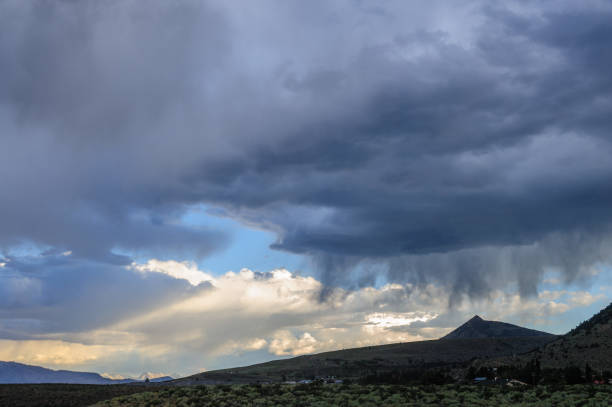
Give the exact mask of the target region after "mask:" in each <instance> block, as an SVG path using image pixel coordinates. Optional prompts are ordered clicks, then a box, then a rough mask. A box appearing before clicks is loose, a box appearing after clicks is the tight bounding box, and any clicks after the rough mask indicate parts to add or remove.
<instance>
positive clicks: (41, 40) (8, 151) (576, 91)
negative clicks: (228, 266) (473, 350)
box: [0, 2, 612, 296]
mask: <svg viewBox="0 0 612 407" xmlns="http://www.w3.org/2000/svg"><path fill="white" fill-rule="evenodd" d="M454 4H457V3H454ZM269 6H270V7H265V6H263V5H262V6H261V7H253V6H244V5H242V6H238V5H237V4H232V3H226V2H219V3H214V4H211V5H203V3H201V2H178V3H172V5H169V4H167V3H165V2H149V3H147V7H143V6H142V3H138V2H108V3H95V2H78V3H71V2H65V3H46V2H7V3H3V5H2V8H3V12H2V13H1V15H2V17H0V18H2V21H1V24H0V30H1V31H0V78H1V79H0V80H2V83H3V85H4V86H3V88H4V89H5V90H4V91H2V93H1V94H0V131H1V132H2V139H1V141H0V143H1V148H2V151H3V155H4V157H3V160H2V162H0V170H1V171H2V173H3V174H5V175H4V176H3V177H2V179H1V180H0V190H2V191H3V194H2V200H0V222H1V223H2V229H0V243H1V244H2V245H4V246H5V247H9V246H11V245H14V244H15V243H16V242H20V241H24V240H26V241H34V242H36V243H39V244H41V245H44V246H49V247H52V248H57V249H59V250H64V249H66V250H68V249H70V250H73V252H74V255H75V257H78V258H81V259H96V260H97V261H100V260H104V261H111V262H115V263H121V262H127V261H129V258H127V257H126V258H123V257H117V255H116V254H113V253H112V250H113V249H122V250H124V251H128V252H142V253H146V254H151V253H153V254H155V253H159V252H160V250H161V251H163V252H165V255H166V256H167V257H168V256H170V255H172V254H175V255H178V256H203V255H205V254H207V253H209V252H210V251H212V250H215V249H219V248H222V247H223V245H224V244H225V242H226V240H227V237H226V236H225V235H224V234H223V233H222V232H220V231H202V230H192V229H190V228H189V227H188V226H182V225H178V224H177V222H176V220H177V218H178V216H179V215H180V214H181V212H182V211H183V210H184V209H185V208H186V207H187V206H188V205H190V204H195V203H206V204H208V205H209V206H213V207H217V208H220V209H222V210H223V211H224V213H225V214H226V215H229V216H233V217H235V218H236V219H239V220H241V221H244V222H246V223H249V224H255V225H258V226H260V227H263V228H266V229H269V230H272V231H274V232H276V233H277V234H278V241H277V242H276V243H275V245H274V246H273V247H274V248H276V249H280V250H287V251H292V252H297V253H305V254H308V255H310V256H312V257H313V258H314V259H316V261H317V264H320V265H325V266H326V267H324V269H325V270H327V274H326V278H327V280H326V282H328V283H334V284H341V283H342V281H343V280H344V279H345V278H346V277H345V275H346V274H347V273H348V271H347V270H350V269H352V268H354V267H355V266H357V265H361V266H363V265H364V264H367V263H368V262H382V263H385V264H387V265H388V269H387V275H388V276H389V277H390V278H391V279H395V280H415V281H419V282H425V281H430V280H435V281H437V282H443V283H444V284H447V285H449V286H450V287H451V288H453V289H454V290H455V292H456V293H457V295H459V296H461V295H462V294H469V295H486V293H487V292H488V291H489V290H490V289H491V288H492V287H494V286H497V285H499V284H502V283H504V284H505V283H516V284H518V286H519V288H520V290H521V293H524V294H528V293H532V292H533V291H534V289H535V287H536V286H537V282H538V281H539V277H540V276H541V274H542V272H543V270H544V269H545V268H546V267H555V268H557V269H559V270H562V271H564V272H565V275H566V276H568V278H575V277H576V276H577V275H578V274H579V270H581V269H582V268H584V267H588V266H590V265H593V264H595V263H597V262H598V261H604V260H606V257H605V255H604V254H601V252H605V250H603V249H602V250H600V249H599V242H600V241H603V242H607V241H609V239H608V236H609V230H610V222H611V221H612V212H610V211H609V210H608V208H609V207H610V205H611V204H612V192H611V189H610V188H609V186H610V185H612V160H610V158H611V157H612V154H611V153H612V144H611V143H610V135H609V133H610V130H611V129H612V123H611V121H610V120H611V119H610V114H609V112H610V108H611V107H612V101H611V99H610V96H609V95H610V94H612V93H611V91H612V80H611V79H610V75H609V72H610V70H611V69H610V68H612V67H611V66H610V64H611V61H612V57H611V56H610V49H611V48H610V44H611V43H612V34H611V33H610V29H609V27H610V26H611V23H612V10H611V9H610V7H609V6H608V5H606V4H605V3H598V2H590V3H584V4H583V3H581V4H580V5H576V4H573V3H568V4H565V3H564V4H561V5H558V4H554V5H551V4H550V3H546V2H542V3H537V4H532V3H524V2H516V3H513V4H512V5H510V6H508V7H503V6H500V5H490V4H489V3H485V4H484V5H482V4H481V3H479V2H463V3H460V6H461V7H458V6H456V8H455V9H453V8H451V7H450V6H449V5H448V3H438V2H433V3H432V4H431V5H429V6H427V7H424V6H423V7H421V6H419V7H417V6H415V5H412V4H407V2H397V3H394V2H390V3H388V4H387V7H388V8H389V9H388V10H383V9H377V10H373V9H372V7H370V6H368V4H367V2H356V3H355V2H346V3H344V2H338V3H333V4H329V3H327V2H321V3H318V2H309V3H308V6H306V5H305V3H301V2H283V4H282V6H279V5H278V3H269ZM272 6H275V7H272ZM376 7H378V8H380V7H382V6H380V5H378V4H377V5H376ZM576 236H580V238H577V237H576ZM576 239H578V240H579V241H580V243H581V245H582V246H585V247H586V246H588V247H592V246H596V247H597V248H592V249H585V250H583V251H579V252H578V253H577V254H576V256H575V258H574V259H572V261H571V262H570V263H569V264H567V265H565V264H562V265H559V264H558V263H559V262H561V261H562V260H555V259H557V258H558V257H557V254H561V253H560V252H559V251H562V250H565V248H566V247H567V245H571V244H572V242H575V241H576ZM551 242H561V243H559V244H556V243H555V244H552V243H551ZM534 247H535V248H536V249H533V248H534ZM538 248H539V249H541V250H542V252H543V253H546V254H534V251H535V252H537V251H538V250H539V249H538ZM508 253H511V254H508ZM593 253H597V254H593ZM507 255H508V256H510V257H512V259H513V260H512V261H506V260H504V259H505V257H504V256H507ZM359 278H360V279H362V281H363V282H371V281H373V277H372V276H371V275H370V276H369V277H368V275H367V273H366V274H365V275H361V276H360V277H359Z"/></svg>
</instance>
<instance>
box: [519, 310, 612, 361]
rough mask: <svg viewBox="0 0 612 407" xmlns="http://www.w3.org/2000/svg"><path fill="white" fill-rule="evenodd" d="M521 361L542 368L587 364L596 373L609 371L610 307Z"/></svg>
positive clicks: (611, 349)
mask: <svg viewBox="0 0 612 407" xmlns="http://www.w3.org/2000/svg"><path fill="white" fill-rule="evenodd" d="M520 359H521V361H522V362H526V361H528V360H533V359H538V360H539V361H540V365H541V366H542V367H543V368H563V367H567V366H571V365H574V366H579V367H581V368H584V366H585V364H586V363H588V364H589V365H590V366H591V367H592V368H593V369H596V370H612V303H610V304H609V305H608V306H607V307H606V308H604V309H602V310H601V311H600V312H599V313H597V314H595V315H594V316H593V317H592V318H590V319H589V320H587V321H585V322H583V323H581V324H580V325H578V326H577V327H576V328H574V329H572V330H571V331H570V332H569V333H567V334H565V335H563V336H561V337H560V338H558V339H556V340H555V341H553V342H550V343H548V344H546V345H544V346H542V347H540V348H538V349H537V350H535V351H533V352H530V353H528V354H526V355H523V356H521V358H520Z"/></svg>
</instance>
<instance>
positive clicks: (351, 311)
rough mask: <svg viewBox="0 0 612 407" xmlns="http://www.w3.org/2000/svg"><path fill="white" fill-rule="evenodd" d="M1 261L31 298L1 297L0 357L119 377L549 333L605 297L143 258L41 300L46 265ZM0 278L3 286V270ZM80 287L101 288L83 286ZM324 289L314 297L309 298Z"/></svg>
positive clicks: (73, 278)
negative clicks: (491, 327) (486, 291)
mask: <svg viewBox="0 0 612 407" xmlns="http://www.w3.org/2000/svg"><path fill="white" fill-rule="evenodd" d="M48 261H49V262H51V261H57V260H55V259H48ZM10 263H12V262H9V264H10ZM64 265H65V263H64ZM10 267H11V269H10V272H11V273H12V274H13V283H12V285H13V286H15V285H19V284H21V285H22V286H27V285H28V284H29V285H32V284H34V285H36V286H37V287H38V292H39V293H40V295H39V296H37V297H33V296H31V297H25V296H17V295H15V296H14V297H13V299H19V301H20V302H19V303H15V302H13V303H12V304H10V306H8V305H6V304H3V305H2V308H3V309H5V310H6V311H3V313H2V314H0V332H1V333H2V338H4V339H1V340H0V344H2V346H1V347H0V349H1V350H0V360H16V361H18V362H22V363H31V364H42V365H45V366H50V367H55V368H72V369H80V370H87V369H89V370H97V371H100V372H110V373H114V374H122V375H128V376H129V375H131V376H134V375H138V374H139V373H140V372H141V371H146V370H150V371H159V370H160V369H163V370H164V371H166V372H167V373H173V374H175V372H178V374H181V375H185V374H189V373H193V372H197V371H200V370H202V369H204V368H206V369H212V368H220V367H231V366H233V365H244V364H248V363H255V362H259V361H263V360H268V359H271V358H279V357H289V356H296V355H302V354H307V353H315V352H321V351H327V350H334V349H341V348H351V347H359V346H370V345H375V344H384V343H393V342H403V341H413V340H424V339H435V338H438V337H440V336H442V335H444V334H446V333H447V332H449V331H450V330H452V329H454V328H455V327H456V326H458V325H459V324H460V323H462V322H464V321H466V320H467V319H469V318H470V317H471V316H472V315H474V314H476V313H478V314H480V315H481V316H483V317H485V318H487V319H494V320H504V321H510V322H514V323H519V324H522V325H527V326H531V327H537V328H539V329H543V330H550V329H551V327H552V326H553V325H556V324H558V323H559V321H563V320H566V319H567V315H570V314H571V312H572V311H573V310H580V309H584V307H590V306H591V305H595V306H597V304H601V303H603V302H605V301H606V296H605V294H604V292H605V291H601V292H596V293H589V292H587V291H583V290H577V289H563V288H560V287H558V286H551V287H550V288H547V289H545V290H542V291H541V292H540V293H539V295H538V297H536V298H532V299H530V300H525V299H521V297H520V296H519V294H518V292H504V291H501V290H496V291H494V292H492V293H491V294H490V295H489V296H488V297H487V298H482V299H481V300H479V301H471V302H465V301H464V302H462V304H461V305H459V306H457V307H454V308H453V309H449V308H448V306H447V300H446V298H447V297H448V291H446V290H445V289H443V288H440V287H436V286H434V285H431V284H430V285H427V286H415V285H412V284H388V285H384V286H382V287H380V288H374V287H364V288H361V289H358V290H345V289H341V288H336V289H332V290H329V289H328V288H326V287H325V286H324V285H323V284H322V283H321V281H319V280H316V279H314V278H312V277H305V276H300V275H299V274H296V273H292V272H290V271H288V270H285V269H277V270H271V271H269V272H264V273H262V272H254V271H252V270H248V269H243V270H241V271H240V272H239V273H233V272H228V273H226V274H224V275H222V276H217V277H212V276H210V275H209V274H208V273H206V272H203V271H201V270H199V269H198V268H197V267H196V266H195V265H194V264H190V263H186V262H177V261H160V260H155V259H153V260H150V261H148V262H147V263H143V264H133V265H130V266H126V267H118V268H117V270H115V274H104V273H101V274H103V275H104V278H100V279H98V280H95V281H91V279H89V278H86V277H81V278H78V276H80V275H81V274H72V273H70V272H67V273H68V275H66V276H65V277H66V278H67V280H65V282H66V284H70V286H71V291H72V292H73V294H72V295H69V294H68V293H64V295H63V296H49V295H45V293H54V292H58V290H57V288H56V287H55V284H56V283H57V279H58V277H57V276H56V275H57V274H58V270H57V269H51V271H50V272H49V273H48V274H47V275H38V276H35V277H34V276H31V275H30V276H29V275H28V271H27V270H26V269H22V270H21V271H18V270H17V269H16V268H15V267H17V266H16V265H15V264H13V265H11V266H10ZM82 267H83V266H82ZM97 272H98V273H100V272H99V271H97ZM83 274H86V273H83ZM0 282H1V283H2V284H0V286H1V287H6V286H7V284H5V283H6V282H7V280H6V278H5V277H3V278H2V279H1V280H0ZM9 283H10V282H9ZM10 285H11V284H8V286H10ZM92 286H96V288H97V290H98V291H99V292H103V293H106V295H96V294H95V293H92ZM161 286H165V287H168V288H167V289H166V290H161V289H160V287H161ZM324 290H328V292H327V294H326V296H325V298H326V300H325V301H321V292H322V291H324ZM3 294H6V293H3ZM82 297H86V298H87V301H86V302H84V301H81V300H80V298H82ZM3 298H6V297H5V296H3ZM9 298H10V297H9ZM555 321H556V322H555ZM551 324H552V325H551ZM566 329H567V328H566ZM555 333H559V332H556V331H555Z"/></svg>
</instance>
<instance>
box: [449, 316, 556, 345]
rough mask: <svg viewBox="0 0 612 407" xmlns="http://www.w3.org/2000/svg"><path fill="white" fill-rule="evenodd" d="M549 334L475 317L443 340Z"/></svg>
mask: <svg viewBox="0 0 612 407" xmlns="http://www.w3.org/2000/svg"><path fill="white" fill-rule="evenodd" d="M547 335H551V334H549V333H547V332H541V331H536V330H534V329H528V328H523V327H521V326H517V325H513V324H508V323H506V322H499V321H486V320H484V319H482V318H481V317H480V316H478V315H474V316H473V317H472V318H471V319H470V320H469V321H467V322H466V323H464V324H463V325H461V326H460V327H458V328H457V329H455V330H454V331H452V332H451V333H449V334H448V335H446V336H443V337H442V338H441V339H454V338H504V337H519V336H547Z"/></svg>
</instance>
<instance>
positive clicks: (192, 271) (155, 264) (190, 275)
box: [130, 259, 214, 285]
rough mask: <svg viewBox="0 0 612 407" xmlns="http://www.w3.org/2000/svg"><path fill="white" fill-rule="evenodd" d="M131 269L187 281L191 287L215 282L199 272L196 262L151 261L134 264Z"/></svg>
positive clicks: (208, 275)
mask: <svg viewBox="0 0 612 407" xmlns="http://www.w3.org/2000/svg"><path fill="white" fill-rule="evenodd" d="M130 267H131V268H132V269H134V270H136V271H139V272H141V273H162V274H166V275H169V276H171V277H174V278H178V279H183V280H187V281H189V283H190V284H191V285H198V284H201V283H203V282H205V281H214V279H213V277H212V276H211V275H210V274H207V273H204V272H203V271H200V270H198V266H197V265H196V264H195V263H194V262H188V261H174V260H168V261H162V260H157V259H151V260H149V261H148V262H146V263H145V264H138V263H132V265H131V266H130Z"/></svg>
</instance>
